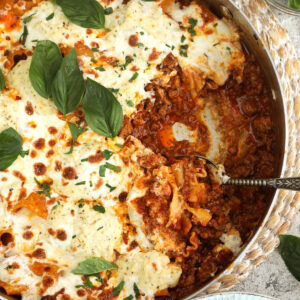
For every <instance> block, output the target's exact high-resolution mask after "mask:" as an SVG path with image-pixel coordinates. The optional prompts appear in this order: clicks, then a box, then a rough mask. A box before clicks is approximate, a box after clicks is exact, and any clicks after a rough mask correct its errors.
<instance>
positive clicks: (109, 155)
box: [102, 149, 114, 160]
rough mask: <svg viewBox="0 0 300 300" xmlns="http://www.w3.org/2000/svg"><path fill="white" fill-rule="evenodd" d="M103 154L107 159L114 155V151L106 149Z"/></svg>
mask: <svg viewBox="0 0 300 300" xmlns="http://www.w3.org/2000/svg"><path fill="white" fill-rule="evenodd" d="M102 155H103V156H104V158H105V159H106V160H109V159H110V158H111V157H112V156H113V155H114V152H112V151H110V150H107V149H105V150H103V151H102Z"/></svg>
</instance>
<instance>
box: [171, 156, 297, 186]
mask: <svg viewBox="0 0 300 300" xmlns="http://www.w3.org/2000/svg"><path fill="white" fill-rule="evenodd" d="M191 156H194V157H196V158H200V159H204V160H205V161H207V162H208V163H209V164H210V165H212V166H213V167H214V168H216V169H217V176H218V177H219V179H220V182H221V184H223V185H248V186H266V187H273V188H275V189H286V190H292V191H300V177H288V178H267V179H263V178H261V179H254V178H253V179H252V178H245V179H242V178H230V177H229V176H227V175H226V173H225V170H224V167H223V166H222V165H218V164H217V163H215V162H214V161H212V160H210V159H209V158H207V157H205V156H202V155H198V154H191V155H187V154H182V155H175V156H173V157H174V158H183V157H187V158H189V157H191Z"/></svg>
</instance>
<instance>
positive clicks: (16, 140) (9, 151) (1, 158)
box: [0, 127, 22, 171]
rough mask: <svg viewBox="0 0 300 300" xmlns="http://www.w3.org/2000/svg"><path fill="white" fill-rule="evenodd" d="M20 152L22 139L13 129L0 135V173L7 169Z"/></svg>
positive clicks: (6, 130)
mask: <svg viewBox="0 0 300 300" xmlns="http://www.w3.org/2000/svg"><path fill="white" fill-rule="evenodd" d="M21 152H22V138H21V137H20V135H19V134H18V133H17V131H16V130H14V129H13V128H11V127H10V128H8V129H5V130H3V131H2V132H1V133H0V171H2V170H4V169H6V168H8V167H9V166H10V165H12V164H13V162H14V161H15V160H16V159H17V157H18V155H19V154H21Z"/></svg>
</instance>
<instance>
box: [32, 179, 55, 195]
mask: <svg viewBox="0 0 300 300" xmlns="http://www.w3.org/2000/svg"><path fill="white" fill-rule="evenodd" d="M34 181H35V182H36V184H37V185H38V186H39V187H40V188H41V189H42V190H41V191H38V193H39V194H45V195H46V196H47V197H48V198H51V195H50V190H51V189H50V184H52V182H50V183H47V182H43V183H40V182H39V181H38V180H37V179H36V177H34Z"/></svg>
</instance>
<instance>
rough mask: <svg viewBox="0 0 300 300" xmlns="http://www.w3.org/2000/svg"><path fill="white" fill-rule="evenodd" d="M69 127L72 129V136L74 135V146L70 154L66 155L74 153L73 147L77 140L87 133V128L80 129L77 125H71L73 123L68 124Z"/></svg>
mask: <svg viewBox="0 0 300 300" xmlns="http://www.w3.org/2000/svg"><path fill="white" fill-rule="evenodd" d="M68 126H69V128H70V131H71V135H72V140H73V141H72V146H71V148H70V150H69V152H67V153H65V154H71V153H72V152H73V146H74V144H75V142H76V140H77V138H78V137H79V136H80V135H81V134H82V133H84V132H85V131H86V129H85V128H82V127H78V126H76V125H75V124H73V123H71V122H68Z"/></svg>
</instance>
